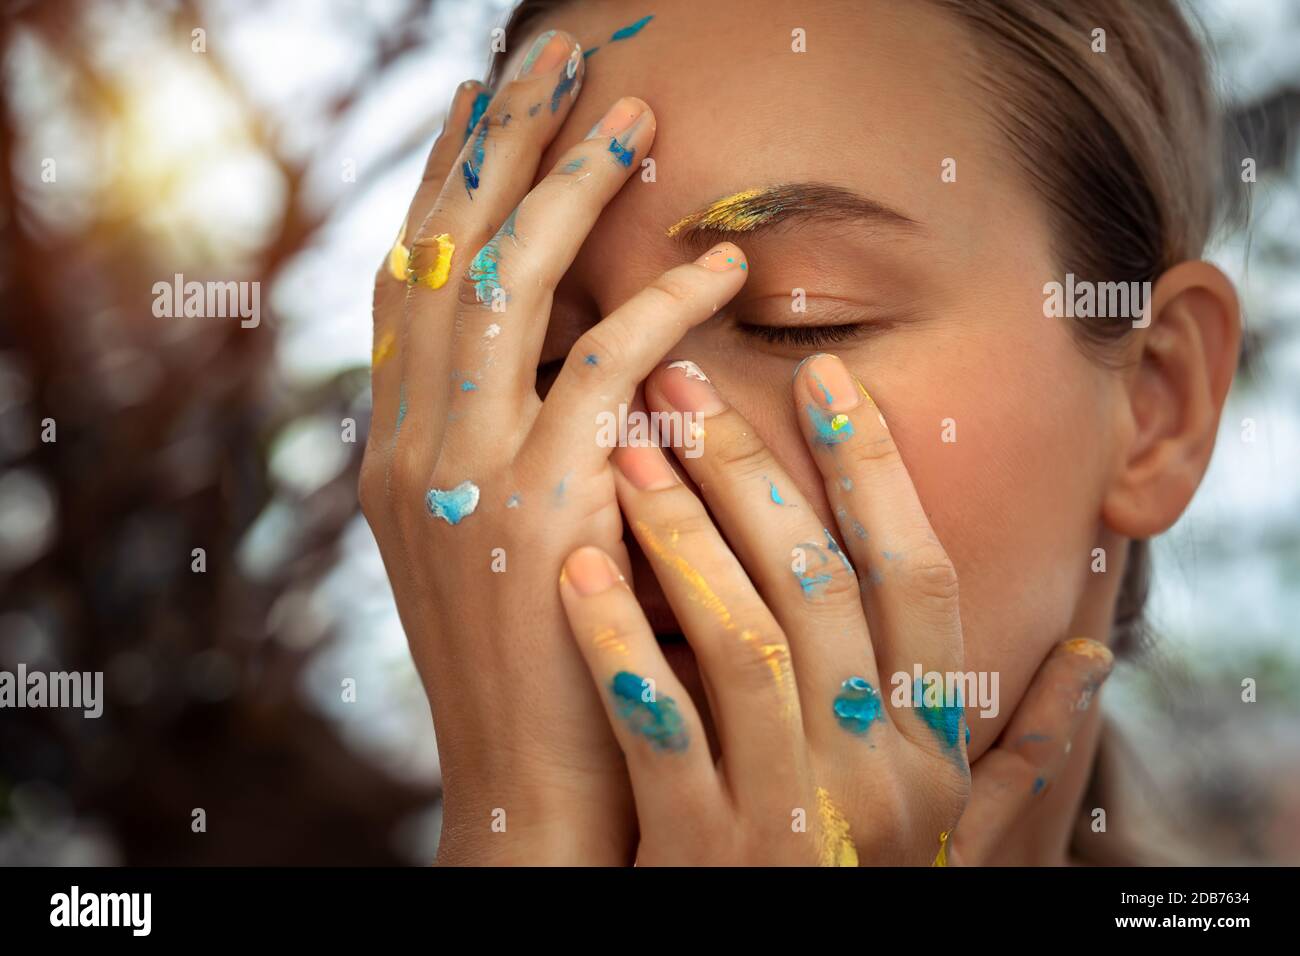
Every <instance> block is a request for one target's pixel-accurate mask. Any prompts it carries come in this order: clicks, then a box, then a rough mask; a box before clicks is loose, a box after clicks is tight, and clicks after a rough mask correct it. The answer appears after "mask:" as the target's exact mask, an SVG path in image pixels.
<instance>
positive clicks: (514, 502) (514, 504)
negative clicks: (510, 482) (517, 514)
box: [506, 491, 522, 508]
mask: <svg viewBox="0 0 1300 956" xmlns="http://www.w3.org/2000/svg"><path fill="white" fill-rule="evenodd" d="M521 500H522V499H521V498H520V497H519V492H517V491H516V492H515V493H514V494H513V495H511V496H510V497H509V498H507V499H506V507H507V508H518V507H519V502H520V501H521Z"/></svg>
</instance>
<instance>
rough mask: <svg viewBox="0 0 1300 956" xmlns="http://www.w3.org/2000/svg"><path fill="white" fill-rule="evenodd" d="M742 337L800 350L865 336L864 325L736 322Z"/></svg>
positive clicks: (866, 327)
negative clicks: (799, 348)
mask: <svg viewBox="0 0 1300 956" xmlns="http://www.w3.org/2000/svg"><path fill="white" fill-rule="evenodd" d="M736 327H737V328H738V329H740V331H741V333H742V334H743V335H749V336H752V337H754V338H756V339H759V340H760V341H763V342H770V343H771V344H773V345H796V346H800V347H802V348H820V347H821V346H823V345H832V344H834V343H836V342H846V341H849V340H850V339H856V338H859V337H860V336H862V335H864V334H866V333H867V332H868V331H869V329H868V326H867V325H866V324H864V323H861V322H857V323H853V324H850V325H751V324H750V323H748V322H737V323H736Z"/></svg>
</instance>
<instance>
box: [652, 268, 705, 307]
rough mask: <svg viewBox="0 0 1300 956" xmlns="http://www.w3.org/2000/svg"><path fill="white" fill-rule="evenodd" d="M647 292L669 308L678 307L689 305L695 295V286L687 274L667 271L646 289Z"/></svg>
mask: <svg viewBox="0 0 1300 956" xmlns="http://www.w3.org/2000/svg"><path fill="white" fill-rule="evenodd" d="M645 291H646V293H647V294H648V295H649V296H651V297H653V298H657V299H658V300H659V303H660V304H662V305H663V306H665V307H667V308H672V309H677V308H681V307H682V306H684V305H687V304H689V303H690V302H691V300H692V299H693V298H694V297H695V287H694V285H693V284H692V283H691V282H690V281H688V280H687V278H686V277H685V276H683V275H682V274H680V273H678V272H676V270H674V271H673V272H665V273H664V274H663V275H661V276H659V277H658V278H657V279H655V280H654V281H653V282H651V283H650V284H649V285H648V286H646V289H645Z"/></svg>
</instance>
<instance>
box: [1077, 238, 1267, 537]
mask: <svg viewBox="0 0 1300 956" xmlns="http://www.w3.org/2000/svg"><path fill="white" fill-rule="evenodd" d="M1150 315H1151V324H1150V326H1149V327H1148V328H1146V329H1145V330H1143V332H1142V333H1141V335H1142V338H1141V339H1140V340H1139V344H1138V346H1137V347H1138V349H1139V350H1140V355H1139V356H1138V361H1137V364H1136V366H1134V368H1133V369H1132V370H1131V372H1130V374H1129V376H1128V395H1127V398H1128V408H1127V409H1126V417H1127V419H1128V421H1127V423H1126V428H1125V429H1124V430H1125V431H1126V432H1127V433H1128V443H1127V447H1126V448H1125V449H1124V450H1123V451H1122V457H1121V458H1120V460H1119V461H1118V463H1117V466H1118V472H1117V473H1116V474H1115V476H1114V479H1113V481H1112V483H1111V486H1110V487H1109V488H1108V489H1107V491H1106V496H1105V499H1104V501H1103V505H1102V517H1103V519H1104V520H1105V522H1106V524H1107V525H1108V526H1109V527H1110V528H1111V529H1112V530H1114V531H1117V532H1119V533H1120V534H1123V535H1125V536H1126V537H1129V538H1149V537H1151V536H1152V535H1155V534H1159V533H1160V532H1162V531H1164V530H1165V529H1167V528H1168V527H1169V526H1170V525H1172V524H1173V523H1174V522H1175V521H1176V520H1178V516H1179V515H1181V514H1182V513H1183V510H1184V509H1185V508H1186V507H1187V504H1188V502H1189V501H1191V498H1192V493H1193V492H1195V491H1196V487H1197V485H1199V484H1200V483H1201V478H1202V477H1203V476H1204V474H1205V469H1206V467H1208V465H1209V463H1210V453H1211V452H1212V451H1213V450H1214V438H1215V434H1216V433H1217V431H1218V426H1219V415H1220V413H1221V412H1222V411H1223V403H1224V400H1225V399H1226V398H1227V395H1228V388H1229V386H1230V385H1231V384H1232V376H1233V374H1234V373H1235V372H1236V369H1237V356H1238V351H1239V349H1240V348H1241V309H1240V306H1239V305H1238V303H1237V293H1236V290H1235V289H1233V287H1232V283H1231V282H1230V281H1229V280H1228V277H1227V276H1225V275H1224V274H1223V273H1222V272H1220V271H1219V270H1218V269H1217V268H1216V267H1215V266H1212V265H1210V264H1209V263H1208V262H1183V263H1179V264H1178V265H1176V266H1174V267H1173V268H1172V269H1170V270H1169V271H1167V272H1166V273H1165V274H1164V275H1162V276H1161V277H1160V279H1159V281H1158V282H1156V285H1155V288H1154V290H1152V295H1151V312H1150Z"/></svg>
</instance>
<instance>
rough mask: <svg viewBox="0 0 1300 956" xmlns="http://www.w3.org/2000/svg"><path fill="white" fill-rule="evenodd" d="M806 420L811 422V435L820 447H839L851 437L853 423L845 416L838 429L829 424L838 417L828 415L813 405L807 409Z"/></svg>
mask: <svg viewBox="0 0 1300 956" xmlns="http://www.w3.org/2000/svg"><path fill="white" fill-rule="evenodd" d="M807 411H808V420H809V421H811V422H812V427H813V434H814V435H815V436H816V438H817V442H818V443H819V444H822V445H827V446H829V445H839V444H843V443H844V442H846V441H848V440H849V438H851V437H852V436H853V422H851V421H849V419H848V417H847V416H845V417H844V418H843V420H842V424H841V425H840V427H839V428H836V427H835V426H834V425H832V424H831V422H832V421H834V420H835V419H836V418H839V417H840V416H838V415H828V414H827V413H826V412H824V411H822V410H821V409H820V408H818V407H817V406H815V405H809V406H808V408H807Z"/></svg>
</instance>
